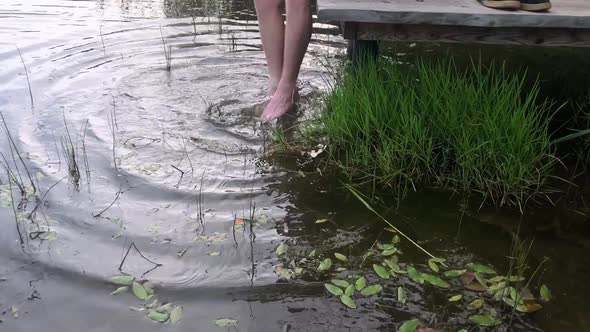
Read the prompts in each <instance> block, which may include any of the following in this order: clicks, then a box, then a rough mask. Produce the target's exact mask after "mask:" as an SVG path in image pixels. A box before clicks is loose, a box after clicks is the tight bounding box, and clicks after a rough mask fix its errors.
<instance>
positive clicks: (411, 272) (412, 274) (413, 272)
mask: <svg viewBox="0 0 590 332" xmlns="http://www.w3.org/2000/svg"><path fill="white" fill-rule="evenodd" d="M406 271H408V275H409V276H410V278H411V279H412V280H413V281H414V282H416V283H419V284H423V283H424V278H423V277H422V274H420V273H419V272H418V271H416V269H415V268H414V267H413V266H408V267H407V268H406Z"/></svg>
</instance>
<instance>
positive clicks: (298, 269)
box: [295, 267, 303, 274]
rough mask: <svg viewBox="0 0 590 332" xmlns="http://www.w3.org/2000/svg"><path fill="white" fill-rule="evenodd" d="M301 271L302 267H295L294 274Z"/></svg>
mask: <svg viewBox="0 0 590 332" xmlns="http://www.w3.org/2000/svg"><path fill="white" fill-rule="evenodd" d="M301 273H303V268H302V267H298V268H295V274H301Z"/></svg>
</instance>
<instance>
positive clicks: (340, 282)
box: [332, 279, 350, 288]
mask: <svg viewBox="0 0 590 332" xmlns="http://www.w3.org/2000/svg"><path fill="white" fill-rule="evenodd" d="M332 283H333V284H334V285H336V286H338V287H342V288H346V287H348V286H350V283H349V282H348V281H346V280H341V279H332Z"/></svg>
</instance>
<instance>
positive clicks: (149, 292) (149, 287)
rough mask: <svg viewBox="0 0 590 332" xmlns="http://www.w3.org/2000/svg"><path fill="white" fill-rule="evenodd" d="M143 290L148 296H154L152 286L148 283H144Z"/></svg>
mask: <svg viewBox="0 0 590 332" xmlns="http://www.w3.org/2000/svg"><path fill="white" fill-rule="evenodd" d="M143 288H145V291H146V292H147V293H148V294H150V295H154V284H152V283H151V282H149V281H146V282H144V283H143Z"/></svg>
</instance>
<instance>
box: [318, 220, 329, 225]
mask: <svg viewBox="0 0 590 332" xmlns="http://www.w3.org/2000/svg"><path fill="white" fill-rule="evenodd" d="M326 221H328V219H318V220H316V221H315V223H316V224H323V223H325V222H326Z"/></svg>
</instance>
